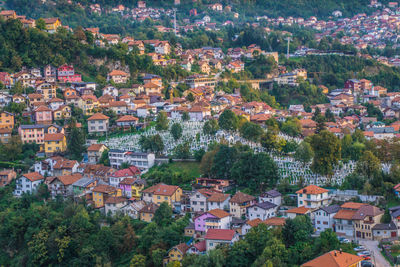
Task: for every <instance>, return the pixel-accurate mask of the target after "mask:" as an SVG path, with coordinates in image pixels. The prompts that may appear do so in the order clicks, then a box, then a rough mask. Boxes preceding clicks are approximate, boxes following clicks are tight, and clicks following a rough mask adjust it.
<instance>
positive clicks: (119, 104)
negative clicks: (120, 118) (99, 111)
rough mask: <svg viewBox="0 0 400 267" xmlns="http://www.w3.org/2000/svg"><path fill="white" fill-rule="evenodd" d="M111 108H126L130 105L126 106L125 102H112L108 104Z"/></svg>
mask: <svg viewBox="0 0 400 267" xmlns="http://www.w3.org/2000/svg"><path fill="white" fill-rule="evenodd" d="M108 105H109V106H110V107H126V106H128V104H126V102H125V101H112V102H110V103H109V104H108Z"/></svg>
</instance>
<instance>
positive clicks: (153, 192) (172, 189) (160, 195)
mask: <svg viewBox="0 0 400 267" xmlns="http://www.w3.org/2000/svg"><path fill="white" fill-rule="evenodd" d="M181 197H182V189H181V188H180V187H179V186H176V185H166V184H163V183H160V184H156V185H153V186H151V187H149V188H147V189H144V190H143V191H142V199H143V200H144V201H146V202H149V203H150V202H153V203H156V204H158V205H160V204H161V203H163V202H167V203H168V205H169V206H171V207H173V206H174V203H176V202H180V201H181Z"/></svg>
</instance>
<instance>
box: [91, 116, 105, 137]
mask: <svg viewBox="0 0 400 267" xmlns="http://www.w3.org/2000/svg"><path fill="white" fill-rule="evenodd" d="M87 120H88V131H89V134H92V133H94V134H98V133H99V134H103V133H105V132H107V131H108V125H109V117H108V116H106V115H104V114H102V113H96V114H94V115H93V116H91V117H90V118H88V119H87Z"/></svg>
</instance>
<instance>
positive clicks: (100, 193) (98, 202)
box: [92, 184, 121, 208]
mask: <svg viewBox="0 0 400 267" xmlns="http://www.w3.org/2000/svg"><path fill="white" fill-rule="evenodd" d="M120 196H121V190H120V189H118V188H115V187H113V186H111V185H106V184H99V185H96V186H95V187H94V188H93V190H92V198H93V201H94V206H95V208H101V207H104V205H105V202H106V200H107V198H109V197H120Z"/></svg>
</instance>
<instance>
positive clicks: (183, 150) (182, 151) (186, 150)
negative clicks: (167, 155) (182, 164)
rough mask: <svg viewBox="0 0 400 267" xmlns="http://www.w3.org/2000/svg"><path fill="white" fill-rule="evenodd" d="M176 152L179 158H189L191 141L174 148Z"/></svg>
mask: <svg viewBox="0 0 400 267" xmlns="http://www.w3.org/2000/svg"><path fill="white" fill-rule="evenodd" d="M174 154H175V156H176V157H177V158H178V159H188V158H190V156H191V153H190V143H189V142H185V143H183V144H179V145H177V146H176V147H175V149H174Z"/></svg>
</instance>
